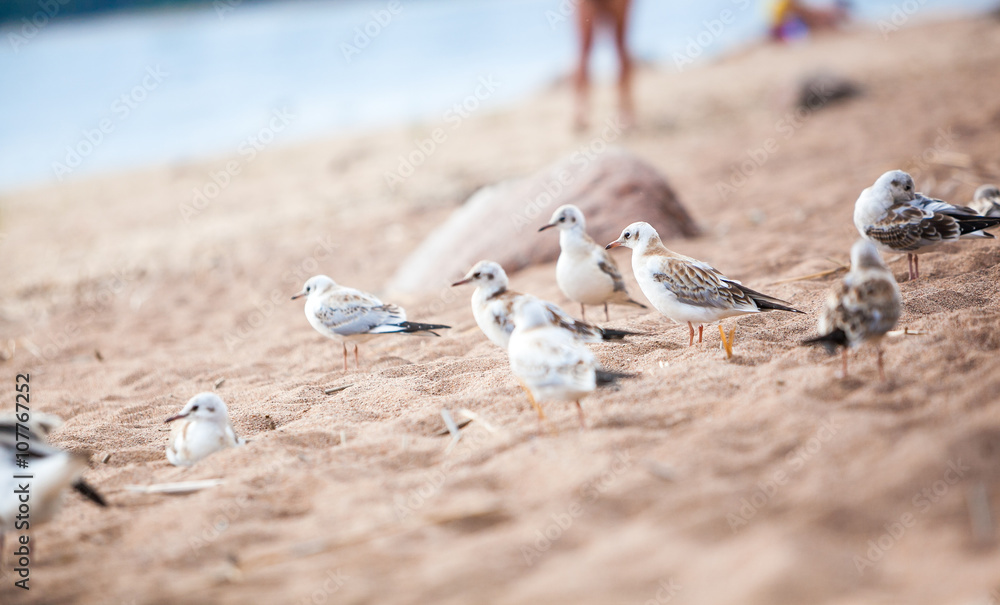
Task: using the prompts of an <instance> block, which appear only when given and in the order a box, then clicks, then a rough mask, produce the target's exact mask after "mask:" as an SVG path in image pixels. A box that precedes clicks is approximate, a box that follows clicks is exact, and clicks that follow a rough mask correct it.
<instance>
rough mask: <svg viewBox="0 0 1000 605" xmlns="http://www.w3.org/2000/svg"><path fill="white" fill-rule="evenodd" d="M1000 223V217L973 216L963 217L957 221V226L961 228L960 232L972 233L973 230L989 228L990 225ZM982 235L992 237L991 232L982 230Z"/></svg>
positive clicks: (963, 233)
mask: <svg viewBox="0 0 1000 605" xmlns="http://www.w3.org/2000/svg"><path fill="white" fill-rule="evenodd" d="M996 225H1000V217H991V216H981V217H973V218H963V219H959V221H958V228H959V229H960V230H961V234H962V235H965V234H966V233H973V232H975V231H982V230H983V229H989V228H990V227H993V226H996ZM983 235H984V236H986V237H994V236H993V234H992V233H986V232H985V231H983Z"/></svg>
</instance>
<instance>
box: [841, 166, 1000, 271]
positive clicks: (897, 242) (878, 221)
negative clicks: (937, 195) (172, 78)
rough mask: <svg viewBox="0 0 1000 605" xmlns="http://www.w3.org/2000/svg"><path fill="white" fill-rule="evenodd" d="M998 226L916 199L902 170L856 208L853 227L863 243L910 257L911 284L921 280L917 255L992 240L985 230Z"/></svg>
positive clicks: (890, 174) (950, 207)
mask: <svg viewBox="0 0 1000 605" xmlns="http://www.w3.org/2000/svg"><path fill="white" fill-rule="evenodd" d="M998 223H1000V218H993V217H984V216H980V215H979V214H978V213H976V211H975V210H973V209H972V208H967V207H965V206H954V205H952V204H949V203H948V202H944V201H941V200H936V199H933V198H929V197H925V196H924V195H923V194H921V193H917V192H916V190H915V189H914V186H913V178H912V177H911V176H910V175H909V174H907V173H905V172H903V171H902V170H890V171H889V172H886V173H885V174H883V175H882V176H880V177H879V178H878V180H877V181H875V184H874V185H872V186H871V187H869V188H867V189H865V190H864V191H862V192H861V196H860V197H858V201H857V202H855V204H854V226H855V227H857V228H858V232H859V233H860V234H861V237H863V238H865V239H867V240H870V241H872V242H874V243H875V245H876V246H877V247H878V248H879V249H880V250H883V251H885V252H906V258H907V261H908V262H909V269H910V279H911V280H914V279H917V278H918V277H920V261H919V258H918V257H917V255H918V254H922V253H924V252H930V251H932V250H933V249H934V248H935V247H936V246H937V245H938V244H941V243H943V242H954V241H958V240H959V239H968V238H992V237H993V236H992V235H990V234H989V233H985V232H983V229H988V228H989V227H992V226H993V225H996V224H998Z"/></svg>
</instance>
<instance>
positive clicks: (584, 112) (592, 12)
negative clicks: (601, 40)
mask: <svg viewBox="0 0 1000 605" xmlns="http://www.w3.org/2000/svg"><path fill="white" fill-rule="evenodd" d="M576 17H577V29H578V35H579V37H580V39H579V43H580V47H579V55H578V56H577V64H576V73H575V74H574V77H573V88H574V90H575V93H576V108H575V111H574V114H573V128H575V129H577V130H584V129H585V128H587V116H588V114H589V113H590V75H589V72H588V64H589V63H590V50H591V48H593V46H594V27H595V25H596V21H597V17H598V7H597V6H596V2H595V0H581V1H580V5H579V7H578V8H577V11H576Z"/></svg>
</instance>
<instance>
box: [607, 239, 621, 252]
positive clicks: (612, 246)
mask: <svg viewBox="0 0 1000 605" xmlns="http://www.w3.org/2000/svg"><path fill="white" fill-rule="evenodd" d="M621 245H622V243H621V242H620V241H619V240H615V241H613V242H611V243H610V244H608V245H607V246H604V249H605V250H611V249H612V248H617V247H618V246H621Z"/></svg>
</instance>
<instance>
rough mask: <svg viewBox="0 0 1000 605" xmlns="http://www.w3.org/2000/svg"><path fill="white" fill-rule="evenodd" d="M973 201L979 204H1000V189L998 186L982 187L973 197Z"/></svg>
mask: <svg viewBox="0 0 1000 605" xmlns="http://www.w3.org/2000/svg"><path fill="white" fill-rule="evenodd" d="M972 199H973V200H975V201H977V202H981V201H992V202H1000V187H997V186H996V185H980V186H979V189H976V195H974V196H972Z"/></svg>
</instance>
